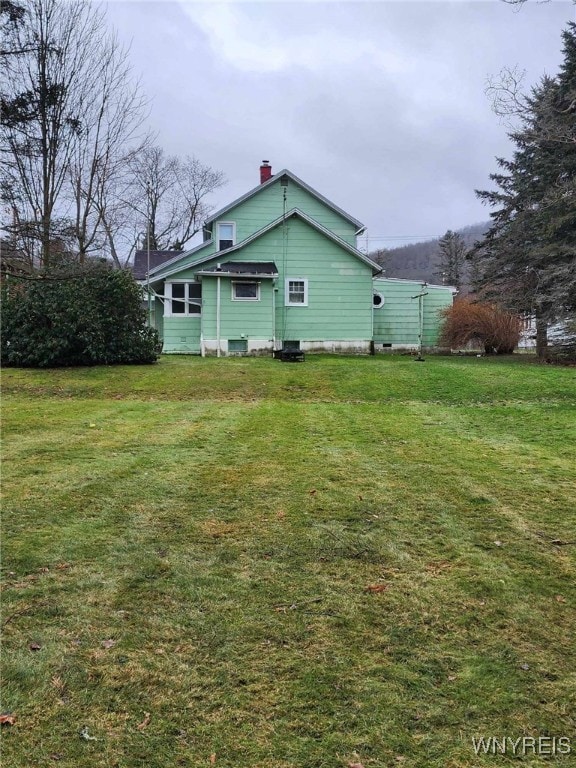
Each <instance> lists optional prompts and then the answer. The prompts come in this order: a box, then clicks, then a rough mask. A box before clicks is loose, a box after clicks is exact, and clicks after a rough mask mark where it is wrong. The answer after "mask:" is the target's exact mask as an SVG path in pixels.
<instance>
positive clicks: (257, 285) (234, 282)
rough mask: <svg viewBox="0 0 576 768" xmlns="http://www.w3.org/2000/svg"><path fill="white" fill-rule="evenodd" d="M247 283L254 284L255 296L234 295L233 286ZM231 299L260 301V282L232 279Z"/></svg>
mask: <svg viewBox="0 0 576 768" xmlns="http://www.w3.org/2000/svg"><path fill="white" fill-rule="evenodd" d="M246 283H249V284H250V285H256V297H255V298H249V297H247V296H246V297H242V296H235V295H234V290H235V286H237V285H241V284H246ZM231 287H232V301H260V283H259V282H258V281H256V280H232V286H231Z"/></svg>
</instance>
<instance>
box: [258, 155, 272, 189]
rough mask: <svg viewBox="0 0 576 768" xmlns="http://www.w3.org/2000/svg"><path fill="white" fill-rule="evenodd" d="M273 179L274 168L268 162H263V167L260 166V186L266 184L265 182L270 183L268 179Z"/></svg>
mask: <svg viewBox="0 0 576 768" xmlns="http://www.w3.org/2000/svg"><path fill="white" fill-rule="evenodd" d="M271 178H272V166H271V165H270V163H269V162H268V160H262V165H261V166H260V184H264V182H265V181H268V179H271Z"/></svg>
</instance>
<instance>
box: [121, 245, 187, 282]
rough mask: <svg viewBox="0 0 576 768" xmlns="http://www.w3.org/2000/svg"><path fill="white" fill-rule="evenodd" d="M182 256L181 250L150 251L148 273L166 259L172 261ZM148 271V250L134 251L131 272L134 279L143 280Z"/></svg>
mask: <svg viewBox="0 0 576 768" xmlns="http://www.w3.org/2000/svg"><path fill="white" fill-rule="evenodd" d="M179 256H182V251H150V274H152V271H153V270H154V269H156V268H158V267H161V266H162V264H165V263H166V262H167V261H173V260H174V259H175V258H178V257H179ZM147 271H148V251H146V250H145V251H136V253H135V254H134V264H133V265H132V274H133V275H134V279H135V280H145V279H146V273H147Z"/></svg>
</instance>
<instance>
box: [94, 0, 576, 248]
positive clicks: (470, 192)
mask: <svg viewBox="0 0 576 768" xmlns="http://www.w3.org/2000/svg"><path fill="white" fill-rule="evenodd" d="M575 8H576V6H575V5H573V4H572V3H571V2H570V1H569V0H566V2H562V1H561V0H556V1H553V2H550V3H545V4H541V3H536V2H529V3H527V4H526V5H524V6H523V7H522V8H521V9H520V10H518V9H515V8H513V7H511V6H510V5H506V4H505V3H503V2H500V1H498V0H493V2H477V1H472V2H467V1H465V0H459V1H456V2H431V1H430V2H410V1H407V0H403V1H400V0H396V2H386V1H383V2H363V1H361V0H357V1H356V2H330V1H328V0H325V1H324V2H291V1H290V2H289V1H287V0H285V1H284V2H277V1H275V0H262V1H261V2H241V1H240V0H237V1H236V2H231V3H218V2H209V3H203V2H192V1H191V0H180V1H177V0H163V1H162V0H157V1H153V0H152V1H151V0H148V1H144V0H129V1H126V2H124V1H123V0H111V2H109V3H107V10H108V18H109V20H110V22H111V24H112V25H113V26H114V27H115V28H116V30H117V31H118V33H119V35H120V37H121V39H122V40H123V41H125V42H131V54H130V57H131V61H132V63H133V67H134V71H135V73H137V74H139V75H140V77H141V82H142V86H143V89H144V91H145V92H146V93H147V95H148V96H149V97H150V99H151V102H152V104H151V114H150V125H151V128H152V129H153V130H154V131H156V132H157V134H158V143H159V144H160V145H161V146H162V147H164V148H165V150H166V151H167V152H169V153H171V154H179V155H186V154H191V155H195V156H196V157H197V158H198V159H199V160H201V161H202V162H204V163H206V164H208V165H210V166H212V167H213V168H216V169H218V170H221V171H223V172H224V173H225V175H226V177H227V179H228V183H227V185H226V186H225V187H223V188H222V189H221V190H219V192H218V193H217V195H215V196H214V198H213V200H212V204H213V205H214V206H216V207H220V206H223V205H225V204H227V203H228V202H230V201H231V200H233V199H235V198H236V197H238V196H240V195H242V194H244V192H246V191H248V190H249V189H251V188H252V187H253V186H255V185H256V184H258V182H259V171H258V168H259V165H260V162H261V161H262V160H263V159H266V160H269V161H270V163H271V164H272V169H273V171H279V170H281V169H282V168H289V169H290V170H291V171H293V172H294V173H295V174H296V175H297V176H300V178H302V179H303V180H304V181H306V182H307V183H308V184H310V185H311V186H312V187H314V188H316V189H317V190H318V191H319V192H321V193H322V194H323V195H325V196H326V197H328V198H329V199H330V200H332V201H333V202H334V203H336V204H337V205H339V206H340V207H342V208H344V210H346V211H347V212H349V213H350V214H352V215H353V216H354V217H355V218H357V219H359V220H360V221H362V222H363V223H365V224H366V225H367V227H368V235H369V237H370V241H369V246H370V249H371V250H372V249H374V248H378V247H384V246H393V245H399V244H405V243H408V242H415V241H417V240H418V239H424V238H429V237H435V236H437V235H441V234H443V233H444V232H445V231H446V230H447V229H457V228H459V227H462V226H466V225H468V224H474V223H476V222H479V221H484V220H487V219H488V211H487V209H486V208H485V207H483V206H482V205H481V204H480V202H479V201H478V200H477V199H476V197H475V195H474V189H476V188H480V189H482V188H487V186H489V179H488V175H489V174H490V173H491V172H492V171H494V170H495V169H496V165H495V157H496V156H497V155H503V156H509V155H510V154H511V151H512V145H511V144H510V142H509V140H508V139H507V137H506V130H507V129H506V127H505V126H503V125H502V124H501V123H500V122H499V120H498V118H497V117H496V115H494V113H493V112H492V111H491V107H490V103H489V100H488V98H487V97H486V95H485V86H486V80H487V78H488V76H490V75H496V74H498V72H499V71H500V70H501V69H502V67H505V66H515V65H518V66H519V67H520V68H521V69H525V70H526V73H527V74H526V78H527V83H528V84H530V83H535V82H537V81H538V79H539V78H540V77H541V76H542V75H543V74H544V73H547V74H551V75H553V74H555V73H556V72H557V69H558V66H559V64H560V63H561V60H562V55H561V37H560V33H561V30H562V29H563V28H564V27H565V26H566V22H567V21H569V20H575V19H576V14H575ZM365 244H366V241H365V239H364V242H363V245H365Z"/></svg>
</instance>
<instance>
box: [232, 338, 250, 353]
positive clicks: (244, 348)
mask: <svg viewBox="0 0 576 768" xmlns="http://www.w3.org/2000/svg"><path fill="white" fill-rule="evenodd" d="M228 352H229V354H237V355H238V354H243V353H245V352H248V340H247V339H228Z"/></svg>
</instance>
